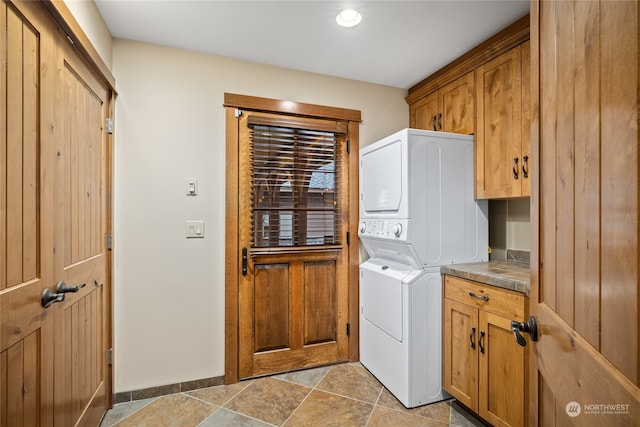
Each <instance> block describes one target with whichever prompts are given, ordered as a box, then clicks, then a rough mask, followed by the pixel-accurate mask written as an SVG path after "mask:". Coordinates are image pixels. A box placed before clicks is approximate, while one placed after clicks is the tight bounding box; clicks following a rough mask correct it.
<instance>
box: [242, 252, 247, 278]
mask: <svg viewBox="0 0 640 427" xmlns="http://www.w3.org/2000/svg"><path fill="white" fill-rule="evenodd" d="M247 261H248V258H247V248H242V275H243V276H246V275H247Z"/></svg>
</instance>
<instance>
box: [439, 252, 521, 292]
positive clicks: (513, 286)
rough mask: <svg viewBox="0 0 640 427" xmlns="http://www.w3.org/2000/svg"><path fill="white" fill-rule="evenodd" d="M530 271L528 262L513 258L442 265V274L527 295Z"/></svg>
mask: <svg viewBox="0 0 640 427" xmlns="http://www.w3.org/2000/svg"><path fill="white" fill-rule="evenodd" d="M530 271H531V270H530V268H529V263H528V262H522V261H511V260H496V261H488V262H470V263H465V264H449V265H443V266H442V267H440V272H441V273H442V274H448V275H450V276H456V277H460V278H462V279H468V280H473V281H476V282H480V283H484V284H486V285H491V286H496V287H498V288H503V289H508V290H511V291H516V292H520V293H523V294H525V295H527V296H529V281H530Z"/></svg>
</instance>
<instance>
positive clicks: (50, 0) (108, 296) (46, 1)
mask: <svg viewBox="0 0 640 427" xmlns="http://www.w3.org/2000/svg"><path fill="white" fill-rule="evenodd" d="M8 1H9V2H13V0H8ZM39 1H40V4H41V5H42V6H43V8H44V9H45V10H46V11H47V12H49V14H50V15H51V17H52V19H53V22H54V23H55V24H56V25H57V26H58V27H60V29H61V30H62V31H63V32H64V34H66V35H67V38H68V39H69V40H70V42H72V44H73V46H74V47H75V48H76V49H77V51H78V53H79V54H80V56H81V57H82V58H83V59H84V60H85V61H86V62H87V64H88V67H89V69H90V70H91V71H92V72H93V73H94V74H95V77H96V78H97V79H100V80H102V81H103V82H104V83H105V84H106V85H107V88H108V90H109V96H108V97H107V100H106V101H107V105H106V110H107V111H108V115H109V117H110V118H111V119H112V121H115V100H116V96H117V92H116V90H115V86H116V80H115V77H114V76H113V74H112V73H111V70H110V69H109V67H108V66H107V64H106V63H105V62H104V61H103V60H102V58H101V57H100V55H99V54H98V51H97V50H96V49H95V47H94V46H93V44H92V43H91V41H90V40H89V37H88V36H87V35H86V33H85V32H84V30H83V29H82V27H81V26H80V24H79V23H78V21H76V19H75V17H74V16H73V14H72V13H71V11H70V10H69V8H68V7H67V5H66V4H65V3H64V2H63V1H57V0H39ZM114 135H115V131H114V130H112V132H107V134H106V145H107V146H106V149H105V155H106V159H105V167H106V171H105V174H106V181H105V182H104V188H103V191H104V194H105V196H104V198H105V203H106V207H105V212H106V218H105V233H106V234H107V235H110V236H111V237H110V242H109V243H111V242H112V241H113V239H114V236H113V197H114V185H113V177H114V173H113V172H114V165H113V140H114ZM104 238H105V239H107V236H106V235H105V236H104ZM105 242H106V240H105ZM108 247H109V249H108V250H107V252H106V254H105V256H106V259H105V269H106V271H105V282H104V287H105V301H104V302H105V306H104V307H103V316H104V317H103V318H104V322H105V325H104V335H105V339H106V340H107V342H106V344H105V346H106V348H107V349H110V350H111V352H112V351H113V282H112V281H113V249H112V248H113V246H108ZM107 357H108V360H107V372H106V374H105V381H106V384H105V386H106V388H107V390H106V392H107V407H108V408H111V407H113V363H112V354H111V355H107Z"/></svg>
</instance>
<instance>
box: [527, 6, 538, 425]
mask: <svg viewBox="0 0 640 427" xmlns="http://www.w3.org/2000/svg"><path fill="white" fill-rule="evenodd" d="M530 7H531V11H530V13H531V44H530V48H531V69H530V90H531V92H530V101H529V102H530V106H531V126H530V127H531V133H530V144H531V146H530V152H531V154H530V155H529V159H530V162H531V163H530V165H531V169H530V173H529V177H530V185H531V196H530V203H531V205H530V209H531V212H530V216H531V218H530V221H531V262H530V267H531V278H530V288H529V307H528V309H529V310H528V315H532V316H537V315H538V300H539V286H540V218H541V216H540V161H539V159H540V140H539V138H540V32H539V31H540V3H539V1H535V0H534V1H531V6H530ZM527 347H528V350H527V352H528V353H527V356H528V357H526V358H525V359H526V363H527V366H525V372H527V378H526V380H525V387H527V386H528V394H529V397H528V398H527V399H526V400H525V403H526V404H527V405H528V410H527V408H526V407H525V410H526V412H525V416H526V415H527V414H528V421H529V425H530V426H537V425H538V424H539V423H540V420H539V419H538V415H539V411H540V402H539V401H538V396H539V387H540V386H541V385H542V384H541V383H540V381H539V378H538V363H537V359H536V351H535V348H536V346H535V345H529V346H527ZM527 370H528V371H527Z"/></svg>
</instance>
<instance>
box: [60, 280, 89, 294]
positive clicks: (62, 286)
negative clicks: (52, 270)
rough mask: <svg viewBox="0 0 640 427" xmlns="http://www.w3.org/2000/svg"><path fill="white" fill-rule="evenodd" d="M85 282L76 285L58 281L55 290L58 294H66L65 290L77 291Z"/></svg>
mask: <svg viewBox="0 0 640 427" xmlns="http://www.w3.org/2000/svg"><path fill="white" fill-rule="evenodd" d="M84 286H85V283H83V284H81V285H78V286H67V285H66V284H65V283H64V282H58V284H57V285H56V292H57V293H59V294H66V293H67V292H78V291H79V290H80V289H82V288H84Z"/></svg>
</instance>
